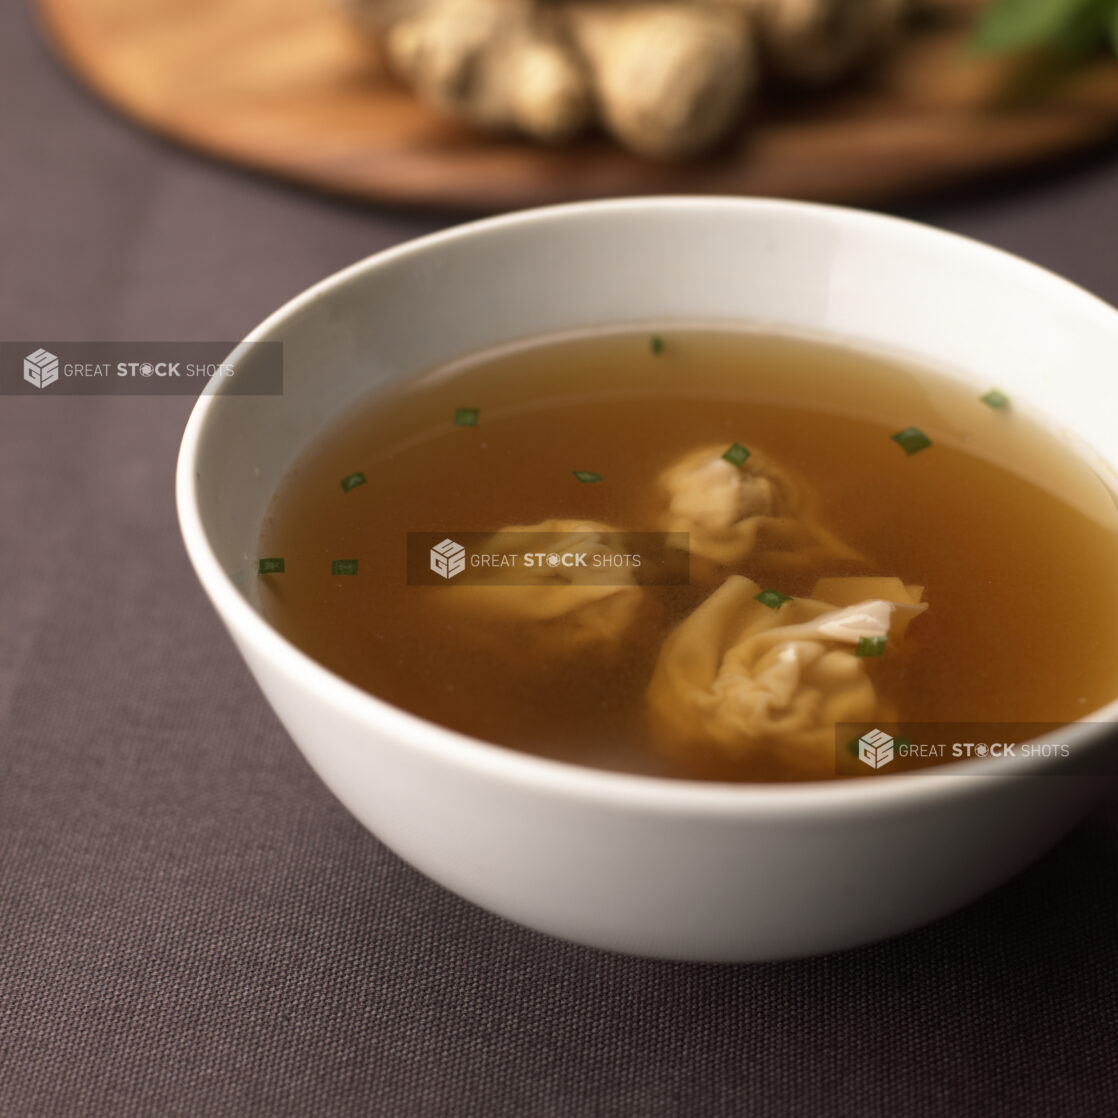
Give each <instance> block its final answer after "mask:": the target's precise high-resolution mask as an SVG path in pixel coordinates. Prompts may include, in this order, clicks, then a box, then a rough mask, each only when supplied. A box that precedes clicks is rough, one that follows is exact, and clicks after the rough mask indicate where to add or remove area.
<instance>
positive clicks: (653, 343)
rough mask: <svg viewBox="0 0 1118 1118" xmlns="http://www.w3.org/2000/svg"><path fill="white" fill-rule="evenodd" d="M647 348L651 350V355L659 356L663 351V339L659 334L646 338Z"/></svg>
mask: <svg viewBox="0 0 1118 1118" xmlns="http://www.w3.org/2000/svg"><path fill="white" fill-rule="evenodd" d="M648 348H649V349H650V350H652V356H653V357H659V356H660V354H661V353H663V352H664V339H663V338H661V337H660V335H659V334H653V335H652V337H651V338H649V339H648Z"/></svg>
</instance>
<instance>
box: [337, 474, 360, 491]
mask: <svg viewBox="0 0 1118 1118" xmlns="http://www.w3.org/2000/svg"><path fill="white" fill-rule="evenodd" d="M341 484H342V492H343V493H348V492H349V491H350V490H351V489H356V488H357V487H358V486H359V485H364V484H365V475H364V474H350V475H349V477H344V478H342V482H341Z"/></svg>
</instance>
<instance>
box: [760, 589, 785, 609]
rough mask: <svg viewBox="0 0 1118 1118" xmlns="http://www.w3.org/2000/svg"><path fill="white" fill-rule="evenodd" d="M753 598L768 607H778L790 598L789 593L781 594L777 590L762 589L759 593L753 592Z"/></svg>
mask: <svg viewBox="0 0 1118 1118" xmlns="http://www.w3.org/2000/svg"><path fill="white" fill-rule="evenodd" d="M753 600H754V601H755V602H760V603H761V605H763V606H768V607H769V609H780V607H781V606H782V605H784V603H785V602H790V601H791V600H792V598H791V595H789V594H781V592H780V591H779V590H762V591H761V593H760V594H754V595H753Z"/></svg>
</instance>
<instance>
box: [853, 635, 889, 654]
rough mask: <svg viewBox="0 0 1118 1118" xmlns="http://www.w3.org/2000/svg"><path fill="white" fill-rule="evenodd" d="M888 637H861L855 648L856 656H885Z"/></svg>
mask: <svg viewBox="0 0 1118 1118" xmlns="http://www.w3.org/2000/svg"><path fill="white" fill-rule="evenodd" d="M888 640H889V638H888V637H859V638H858V643H857V644H856V645H855V646H854V655H855V656H884V655H885V645H886V644H887V643H888Z"/></svg>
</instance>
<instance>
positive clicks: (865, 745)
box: [858, 730, 893, 769]
mask: <svg viewBox="0 0 1118 1118" xmlns="http://www.w3.org/2000/svg"><path fill="white" fill-rule="evenodd" d="M858 760H859V761H862V762H863V763H864V764H867V765H869V767H870V768H871V769H880V768H883V767H884V766H885V765H887V764H889V762H890V761H892V760H893V739H892V738H891V737H890V736H889V735H888V734H887V733H886V732H885V731H884V730H870V732H869V733H868V734H863V735H862V736H861V737H860V738H859V739H858Z"/></svg>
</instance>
